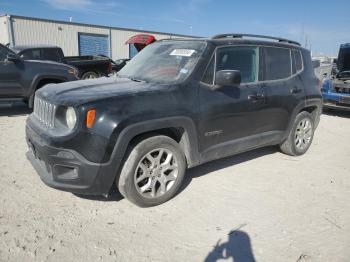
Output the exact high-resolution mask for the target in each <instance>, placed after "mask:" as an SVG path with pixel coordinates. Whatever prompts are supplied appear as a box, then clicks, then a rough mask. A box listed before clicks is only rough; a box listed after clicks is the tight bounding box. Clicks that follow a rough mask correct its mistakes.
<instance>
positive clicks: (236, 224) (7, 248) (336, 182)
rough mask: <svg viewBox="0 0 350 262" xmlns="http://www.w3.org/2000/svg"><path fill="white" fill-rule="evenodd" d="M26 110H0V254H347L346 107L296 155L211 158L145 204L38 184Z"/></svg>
mask: <svg viewBox="0 0 350 262" xmlns="http://www.w3.org/2000/svg"><path fill="white" fill-rule="evenodd" d="M27 113H28V111H27V110H26V109H25V108H24V107H23V106H18V105H17V106H15V108H0V261H235V262H237V261H238V262H242V261H277V262H281V261H332V262H338V261H342V262H346V261H350V113H349V114H345V113H344V114H340V113H332V114H330V113H329V114H328V115H323V116H322V118H321V123H320V125H319V127H318V129H317V131H316V134H315V138H314V142H313V145H312V147H311V148H310V150H309V151H308V153H307V154H306V155H304V156H302V157H298V158H294V157H289V156H286V155H283V154H282V153H280V152H279V151H278V150H277V149H276V148H274V147H270V148H265V149H259V150H255V151H253V152H249V153H245V154H241V155H238V156H235V157H231V158H226V159H222V160H219V161H215V162H211V163H208V164H206V165H203V166H201V167H197V168H194V169H192V170H189V172H188V174H187V178H186V181H185V185H184V187H183V189H182V192H181V193H180V194H179V195H177V196H176V197H175V198H174V199H172V200H171V201H169V202H167V203H165V204H163V205H161V206H158V207H154V208H148V209H141V208H138V207H136V206H134V205H132V204H131V203H129V202H128V201H126V200H124V199H122V197H121V196H120V195H119V194H118V193H114V194H113V195H112V196H111V197H110V199H107V200H106V199H104V198H102V197H101V198H100V197H90V198H87V197H85V198H82V197H78V196H76V195H73V194H71V193H66V192H61V191H58V190H54V189H51V188H49V187H47V186H45V185H44V184H43V183H42V182H41V181H40V179H39V177H38V175H37V174H36V173H35V171H34V169H33V168H32V167H31V165H30V164H29V162H28V161H27V160H26V157H25V152H26V151H27V147H26V144H25V139H24V126H25V119H26V114H27Z"/></svg>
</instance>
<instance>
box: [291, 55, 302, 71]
mask: <svg viewBox="0 0 350 262" xmlns="http://www.w3.org/2000/svg"><path fill="white" fill-rule="evenodd" d="M292 57H293V59H294V63H293V64H294V65H295V71H296V72H300V71H301V70H302V69H303V59H302V56H301V52H300V51H299V50H292Z"/></svg>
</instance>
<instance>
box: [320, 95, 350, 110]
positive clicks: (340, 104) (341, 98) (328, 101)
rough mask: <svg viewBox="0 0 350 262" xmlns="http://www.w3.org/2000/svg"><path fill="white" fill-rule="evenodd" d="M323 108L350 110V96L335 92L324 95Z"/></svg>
mask: <svg viewBox="0 0 350 262" xmlns="http://www.w3.org/2000/svg"><path fill="white" fill-rule="evenodd" d="M322 97H323V107H326V108H333V109H341V110H350V95H347V94H340V93H335V92H327V93H322Z"/></svg>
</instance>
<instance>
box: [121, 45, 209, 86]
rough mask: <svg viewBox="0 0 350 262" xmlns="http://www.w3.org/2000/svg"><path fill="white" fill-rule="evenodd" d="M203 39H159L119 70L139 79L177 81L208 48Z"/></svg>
mask: <svg viewBox="0 0 350 262" xmlns="http://www.w3.org/2000/svg"><path fill="white" fill-rule="evenodd" d="M205 46H206V45H205V42H200V41H160V42H156V43H154V44H151V45H149V46H147V47H146V48H145V49H143V50H142V51H141V52H140V53H139V54H137V55H136V56H135V57H134V58H133V59H131V60H130V61H129V62H128V63H127V65H126V66H125V67H124V68H123V69H122V70H121V71H120V72H119V73H118V76H119V77H126V78H130V79H132V80H136V81H146V82H151V83H178V82H182V81H184V80H185V79H186V78H187V76H189V75H190V74H191V73H192V71H193V69H194V67H195V66H196V64H197V62H198V59H199V57H200V56H201V54H202V52H203V51H204V49H205Z"/></svg>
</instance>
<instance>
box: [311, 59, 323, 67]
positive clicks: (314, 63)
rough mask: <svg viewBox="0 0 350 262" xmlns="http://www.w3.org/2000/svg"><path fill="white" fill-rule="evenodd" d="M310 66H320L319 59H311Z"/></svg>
mask: <svg viewBox="0 0 350 262" xmlns="http://www.w3.org/2000/svg"><path fill="white" fill-rule="evenodd" d="M312 66H313V67H314V68H319V67H320V66H321V62H320V60H312Z"/></svg>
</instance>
